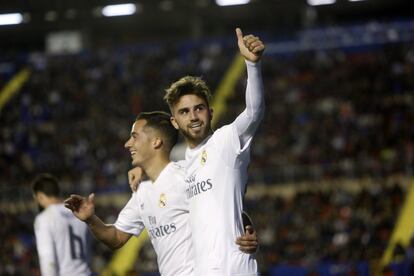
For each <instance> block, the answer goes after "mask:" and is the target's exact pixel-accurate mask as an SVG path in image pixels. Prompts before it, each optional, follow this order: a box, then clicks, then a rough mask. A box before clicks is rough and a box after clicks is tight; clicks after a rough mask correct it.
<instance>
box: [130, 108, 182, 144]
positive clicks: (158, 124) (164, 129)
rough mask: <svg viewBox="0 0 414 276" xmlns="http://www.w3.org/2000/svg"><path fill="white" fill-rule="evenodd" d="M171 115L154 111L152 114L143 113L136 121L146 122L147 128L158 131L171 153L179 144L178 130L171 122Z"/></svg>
mask: <svg viewBox="0 0 414 276" xmlns="http://www.w3.org/2000/svg"><path fill="white" fill-rule="evenodd" d="M170 118H171V115H170V114H168V113H167V112H163V111H152V112H141V113H140V114H139V115H138V116H137V118H136V119H135V121H138V120H145V121H146V125H145V127H150V128H153V129H156V130H158V131H159V132H160V133H161V135H162V136H163V137H162V138H163V139H164V143H165V145H166V149H167V150H168V151H171V149H172V148H173V146H174V145H175V144H176V143H177V140H178V130H176V129H175V128H174V126H173V125H172V124H171V121H170Z"/></svg>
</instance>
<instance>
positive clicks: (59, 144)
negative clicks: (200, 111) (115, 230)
mask: <svg viewBox="0 0 414 276" xmlns="http://www.w3.org/2000/svg"><path fill="white" fill-rule="evenodd" d="M115 4H121V5H115ZM236 27H241V28H242V30H243V31H244V33H245V34H248V33H253V34H256V35H259V36H260V37H261V38H262V40H263V41H265V42H266V45H267V49H266V52H265V55H264V56H263V61H262V68H263V79H264V87H265V94H266V115H265V119H264V121H263V122H262V124H261V127H260V129H259V131H258V133H257V135H256V137H255V140H254V144H253V147H252V162H251V166H250V168H249V176H250V179H249V186H248V190H247V194H246V201H245V207H246V210H247V212H248V213H249V214H250V215H251V216H252V218H253V221H254V223H255V227H256V229H257V231H258V234H259V237H260V251H259V252H258V254H257V258H258V260H259V263H260V268H261V271H262V274H263V275H381V274H385V275H414V264H413V260H414V239H413V232H414V219H413V218H414V206H413V205H414V188H413V185H412V177H413V173H414V171H413V169H414V167H413V165H414V127H413V126H414V2H413V1H410V0H393V1H388V0H336V1H335V0H307V1H306V0H274V1H270V0H251V1H248V0H239V1H236V0H232V1H224V0H217V1H213V0H195V1H184V0H163V1H150V0H142V1H135V2H122V3H121V2H119V1H98V0H91V1H81V0H73V1H50V0H37V1H1V2H0V221H1V222H0V223H1V224H2V226H1V227H0V244H1V246H0V275H39V274H40V273H39V269H38V260H37V255H36V250H35V246H36V245H35V243H34V237H33V220H34V216H35V215H36V213H37V208H36V205H35V204H34V202H33V199H32V195H31V191H30V181H31V179H32V178H33V177H34V176H35V175H36V174H37V173H40V172H50V173H52V174H54V175H56V176H57V177H58V178H59V179H60V183H61V186H62V188H63V190H64V192H65V194H64V196H67V195H68V194H70V193H80V194H83V195H87V194H89V193H90V192H95V193H96V194H97V203H98V207H97V212H98V215H99V216H100V217H101V218H102V219H103V220H104V221H105V222H107V223H112V222H114V221H115V219H116V217H117V214H118V212H119V211H120V209H121V208H122V207H123V205H124V204H125V203H126V202H127V200H128V198H129V186H128V183H127V174H126V173H127V171H128V169H129V168H130V156H129V154H128V152H127V151H126V150H125V149H124V148H123V145H124V142H125V141H126V140H127V138H128V137H129V131H130V126H131V123H132V122H133V120H134V118H135V116H136V115H137V114H138V113H139V112H141V111H152V110H166V111H168V109H167V107H166V105H165V104H164V102H163V101H162V96H163V94H164V88H166V87H167V86H168V85H169V84H170V83H171V82H173V81H175V80H177V79H178V78H180V77H181V76H184V75H187V74H191V75H198V76H202V77H203V78H204V79H205V80H206V81H207V83H208V84H209V85H210V87H211V89H212V91H213V92H215V93H214V94H215V95H214V108H215V109H216V112H215V120H216V121H215V124H216V127H220V126H221V125H223V124H225V123H229V122H231V121H232V120H233V119H234V118H235V117H236V116H237V114H239V113H240V112H241V110H242V109H243V107H244V89H245V81H246V76H245V72H244V70H243V67H244V65H243V63H240V62H239V61H240V60H239V59H238V58H237V55H236V54H237V43H236V37H235V34H234V29H235V28H236ZM231 74H233V75H232V76H233V77H234V78H228V77H227V76H229V75H231ZM182 151H183V145H182V144H180V145H178V146H177V148H176V149H175V151H174V153H173V158H175V159H179V158H180V156H182ZM212 223H214V222H212ZM125 256H129V257H128V258H126V257H125ZM131 256H132V257H131ZM135 256H136V258H135ZM120 260H121V261H120ZM91 265H92V267H93V269H94V271H95V272H97V273H99V274H102V275H157V274H156V273H157V266H156V259H155V254H154V251H153V250H152V247H151V245H150V244H149V242H148V241H147V240H146V239H145V238H144V239H142V240H133V241H132V243H131V244H130V246H129V248H128V249H127V250H126V251H125V250H122V251H118V252H117V253H115V254H114V252H111V251H110V250H109V249H107V248H105V247H104V246H103V245H101V244H99V243H97V242H94V243H93V256H92V258H91ZM111 273H112V274H111Z"/></svg>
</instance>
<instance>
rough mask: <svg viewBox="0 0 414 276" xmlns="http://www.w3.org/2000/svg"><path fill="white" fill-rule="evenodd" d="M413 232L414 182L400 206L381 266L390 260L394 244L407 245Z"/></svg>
mask: <svg viewBox="0 0 414 276" xmlns="http://www.w3.org/2000/svg"><path fill="white" fill-rule="evenodd" d="M413 234H414V183H411V185H410V189H409V192H408V194H407V196H406V198H405V201H404V205H403V206H402V208H401V211H400V215H399V217H398V221H397V224H396V225H395V227H394V231H393V233H392V236H391V239H390V242H389V243H388V247H387V248H386V250H385V252H384V255H383V256H382V259H381V266H382V267H384V266H386V265H388V264H389V263H390V262H391V261H392V257H393V256H392V255H393V251H394V248H395V246H396V245H397V244H398V243H400V244H401V245H402V246H403V247H407V246H408V243H409V242H410V239H411V237H412V236H413Z"/></svg>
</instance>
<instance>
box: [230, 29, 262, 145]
mask: <svg viewBox="0 0 414 276" xmlns="http://www.w3.org/2000/svg"><path fill="white" fill-rule="evenodd" d="M236 34H237V44H238V46H239V50H240V54H241V55H242V56H243V57H244V59H245V61H246V67H247V86H246V109H245V110H244V111H243V112H242V113H241V114H240V115H239V116H238V117H237V118H236V120H235V121H234V124H235V125H236V129H237V133H238V134H239V137H240V142H241V146H242V147H243V146H244V145H245V144H246V143H247V142H248V140H249V139H250V138H251V137H252V136H253V134H254V132H255V131H256V129H257V127H258V126H259V123H260V121H261V119H262V118H263V115H264V109H265V106H264V92H263V81H262V74H261V67H260V59H261V56H262V54H263V51H264V49H265V46H264V44H263V42H262V41H261V40H260V39H259V38H258V37H256V36H253V35H246V36H243V33H242V31H241V30H240V29H239V28H237V29H236Z"/></svg>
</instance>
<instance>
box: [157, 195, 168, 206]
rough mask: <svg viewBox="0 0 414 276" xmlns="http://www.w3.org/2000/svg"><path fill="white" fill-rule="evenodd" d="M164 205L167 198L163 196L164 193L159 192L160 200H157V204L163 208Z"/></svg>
mask: <svg viewBox="0 0 414 276" xmlns="http://www.w3.org/2000/svg"><path fill="white" fill-rule="evenodd" d="M165 205H167V198H166V197H165V194H164V193H161V194H160V201H159V202H158V206H159V207H160V208H163V207H165Z"/></svg>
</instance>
